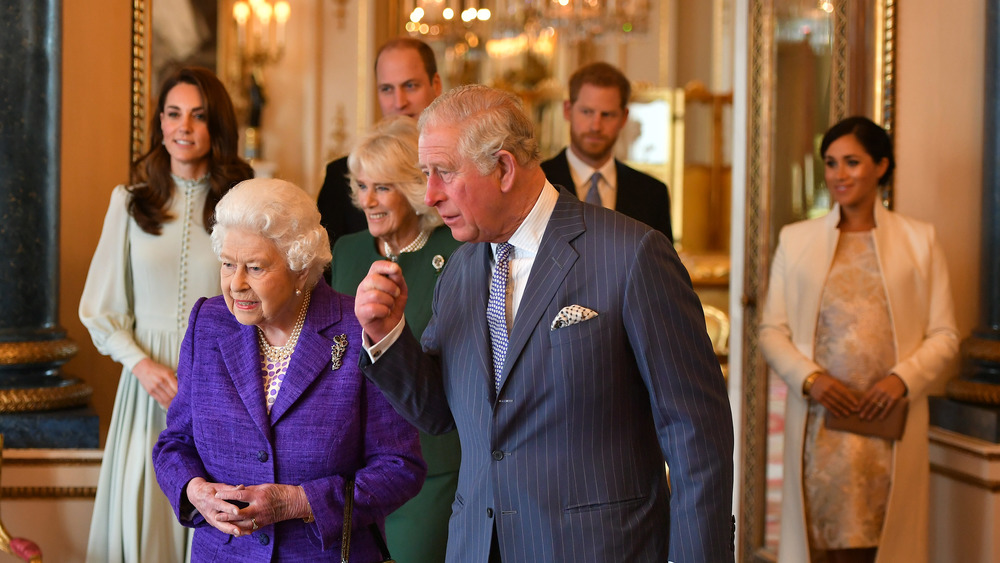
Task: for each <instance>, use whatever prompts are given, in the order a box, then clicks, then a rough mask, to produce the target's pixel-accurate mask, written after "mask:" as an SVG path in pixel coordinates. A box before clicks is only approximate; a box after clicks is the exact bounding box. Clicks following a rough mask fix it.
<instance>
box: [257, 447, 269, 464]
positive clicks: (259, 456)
mask: <svg viewBox="0 0 1000 563" xmlns="http://www.w3.org/2000/svg"><path fill="white" fill-rule="evenodd" d="M257 461H259V462H261V463H263V462H265V461H267V452H265V451H264V450H260V451H259V452H257Z"/></svg>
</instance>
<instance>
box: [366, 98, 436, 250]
mask: <svg viewBox="0 0 1000 563" xmlns="http://www.w3.org/2000/svg"><path fill="white" fill-rule="evenodd" d="M347 168H348V170H350V172H351V175H350V179H351V203H353V204H354V206H355V207H357V208H358V209H361V204H360V202H359V201H358V181H357V178H358V177H359V176H368V177H369V178H375V179H377V180H378V182H379V183H380V184H387V185H391V186H392V187H393V188H394V189H396V190H397V191H399V193H401V194H402V195H403V197H405V198H406V201H407V202H408V203H409V204H410V207H411V208H413V211H414V213H416V214H417V218H418V221H419V224H420V229H421V230H423V231H428V230H431V229H433V228H435V227H437V226H439V225H442V224H444V222H443V221H442V220H441V216H440V215H439V214H438V212H437V210H436V209H434V208H433V207H430V206H428V205H427V204H425V203H424V194H426V193H427V180H426V179H425V178H424V174H423V172H421V171H420V168H418V167H417V123H416V121H414V120H413V119H412V118H410V117H407V116H405V115H397V116H393V117H389V118H386V119H384V120H382V121H381V122H379V123H378V124H377V125H375V127H374V128H373V129H372V130H371V132H370V133H368V135H366V136H365V137H364V138H362V139H361V140H360V141H358V144H357V145H356V146H355V147H354V150H352V151H351V154H350V155H349V156H348V157H347Z"/></svg>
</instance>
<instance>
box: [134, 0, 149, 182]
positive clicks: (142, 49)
mask: <svg viewBox="0 0 1000 563" xmlns="http://www.w3.org/2000/svg"><path fill="white" fill-rule="evenodd" d="M152 21H153V12H152V2H151V1H148V2H147V1H146V0H132V122H131V123H132V132H131V143H130V145H129V163H130V164H131V163H132V162H135V159H137V158H138V157H139V155H141V154H142V151H143V149H144V147H145V146H146V134H147V131H146V127H147V125H148V124H147V123H146V121H147V118H146V115H147V112H148V111H149V107H148V106H149V78H150V56H151V52H152V51H151V48H150V46H151V44H152V41H151V38H150V37H149V33H151V30H152V27H151V25H152Z"/></svg>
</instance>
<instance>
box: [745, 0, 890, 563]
mask: <svg viewBox="0 0 1000 563" xmlns="http://www.w3.org/2000/svg"><path fill="white" fill-rule="evenodd" d="M864 1H865V0H838V1H836V2H835V5H834V12H835V13H834V24H833V57H832V65H831V67H832V68H831V74H832V75H833V76H832V81H831V118H832V119H841V118H843V117H846V116H847V112H848V111H849V108H850V107H851V102H850V98H851V97H852V95H854V94H857V93H858V92H857V90H858V86H857V84H854V85H852V84H851V76H852V73H851V72H849V70H850V69H849V66H850V62H851V60H852V59H851V56H852V53H851V50H850V45H849V41H848V36H847V35H848V33H849V31H848V26H847V25H846V22H848V21H849V20H848V13H849V11H848V7H849V5H850V4H852V3H854V4H855V5H857V3H860V2H864ZM869 1H872V2H874V6H873V8H874V12H875V16H876V17H875V20H876V21H875V23H874V25H873V28H872V32H873V34H874V37H872V38H871V40H872V45H873V46H874V47H873V51H874V52H873V53H872V55H873V56H872V59H873V60H871V61H868V62H869V63H870V64H872V65H873V67H872V68H870V69H868V70H869V71H870V72H871V76H872V84H871V85H870V87H871V88H872V90H873V91H872V92H866V93H865V94H868V97H869V99H871V100H872V106H873V107H870V108H866V111H865V112H864V113H867V114H868V115H869V117H871V118H872V119H873V120H874V121H875V122H877V123H881V124H882V125H883V126H884V127H885V128H886V129H887V130H888V131H889V132H890V133H892V132H893V129H894V126H895V119H896V115H895V105H894V101H895V54H896V45H895V37H896V34H895V29H896V6H895V0H869ZM775 2H776V0H749V2H748V17H747V25H748V27H749V30H748V35H747V37H748V43H749V44H748V55H747V64H748V69H747V82H748V83H747V91H748V99H747V173H746V212H745V221H746V223H745V238H744V252H745V256H744V263H745V264H746V267H745V270H744V280H743V282H744V285H743V288H744V289H743V296H742V303H743V307H744V311H743V327H742V329H743V347H744V352H743V359H742V380H743V395H742V405H741V407H742V408H741V413H742V421H741V422H742V424H741V426H742V447H743V450H742V451H743V456H742V457H743V458H742V459H741V460H740V467H741V473H740V479H741V489H740V497H741V498H740V506H741V510H740V512H741V514H740V521H739V526H738V527H739V529H740V540H741V541H740V545H741V554H740V561H743V562H750V563H762V562H773V561H774V560H775V556H776V554H775V553H773V552H772V551H770V550H769V549H767V548H766V547H765V524H766V512H765V511H766V506H767V505H766V498H765V493H766V487H767V482H766V468H767V430H768V411H767V406H768V405H767V403H768V369H767V365H766V364H765V362H764V358H763V355H762V354H761V350H760V346H759V340H758V337H757V325H758V324H759V323H760V316H761V311H762V309H763V304H764V298H765V294H766V287H767V281H768V280H767V278H768V273H769V268H770V258H771V256H770V247H771V240H770V234H769V233H770V231H771V229H770V223H771V219H772V218H771V214H770V208H769V205H770V204H769V202H770V200H771V199H770V198H771V186H772V181H773V172H774V171H773V167H774V160H775V158H774V156H775V155H774V126H773V125H774V122H775V114H776V111H777V110H776V107H775V99H774V98H775V96H774V92H775V82H776V80H777V77H776V76H775V68H776V65H775V53H776V45H775V21H776V20H775ZM855 74H856V73H855ZM852 86H853V88H852ZM866 87H867V86H864V85H862V88H866ZM885 199H886V202H887V204H888V205H890V206H891V202H892V191H891V187H890V188H889V191H888V192H887V193H886V195H885Z"/></svg>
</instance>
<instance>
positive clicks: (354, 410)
mask: <svg viewBox="0 0 1000 563" xmlns="http://www.w3.org/2000/svg"><path fill="white" fill-rule="evenodd" d="M342 334H343V335H346V336H347V341H348V345H347V351H346V353H345V354H344V355H343V358H342V361H341V362H340V367H338V368H337V369H332V362H331V347H332V345H333V339H334V337H335V336H337V335H342ZM360 351H361V327H360V325H359V324H358V321H357V319H356V318H355V317H354V298H352V297H348V296H346V295H341V294H339V293H336V292H334V291H333V290H332V289H330V287H329V286H328V285H326V283H325V282H323V281H320V282H319V283H318V284H317V286H316V288H315V289H314V290H313V294H312V302H311V304H310V306H309V312H308V314H307V316H306V321H305V325H304V326H303V328H302V332H301V335H300V336H299V341H298V344H297V345H296V348H295V353H294V354H293V355H292V359H291V365H290V366H289V371H288V374H287V376H286V378H285V380H284V382H283V383H282V386H281V391H280V392H279V393H278V397H277V400H276V401H275V404H274V406H273V407H272V409H271V413H270V415H268V413H267V409H266V407H265V405H264V388H263V381H262V377H261V365H260V353H259V351H258V348H257V336H256V329H255V328H254V327H252V326H244V325H241V324H239V323H238V322H237V321H236V319H235V318H234V317H233V315H232V314H231V313H230V312H229V310H228V309H227V308H226V303H225V301H224V300H223V298H222V297H213V298H211V299H201V300H199V301H198V302H197V303H196V304H195V306H194V308H193V310H192V311H191V319H190V322H189V323H188V330H187V334H186V335H185V336H184V342H183V344H182V345H181V353H180V363H179V366H178V368H177V379H178V392H177V396H176V397H175V398H174V401H173V403H172V404H171V405H170V410H169V411H168V413H167V429H166V430H164V431H163V433H162V434H160V438H159V440H158V441H157V443H156V446H155V447H154V448H153V465H154V467H155V468H156V478H157V480H158V481H159V484H160V487H161V488H162V489H163V492H164V493H166V495H167V498H169V499H170V503H171V504H172V505H173V508H174V513H175V514H176V515H177V516H178V519H179V520H180V521H181V523H182V524H184V525H185V526H191V527H194V528H195V532H194V544H193V548H192V560H193V561H340V538H341V529H342V525H343V515H344V498H343V495H344V482H345V479H348V478H350V477H354V478H355V481H356V489H355V492H354V503H355V504H354V524H353V535H352V540H351V555H352V561H353V560H357V561H376V560H378V558H379V553H378V550H377V548H376V547H375V543H374V539H373V538H372V536H371V534H370V533H369V531H368V525H369V524H371V523H372V522H375V523H377V524H378V526H379V527H380V528H381V527H383V526H384V519H385V516H386V515H387V514H389V513H390V512H392V511H393V510H395V509H396V508H397V507H399V506H400V505H402V504H403V503H404V502H405V501H407V500H408V499H410V498H411V497H413V496H414V495H416V494H417V492H418V491H419V490H420V487H421V485H422V484H423V481H424V475H425V473H426V466H425V465H424V462H423V460H422V459H421V457H420V443H419V439H418V437H417V431H416V430H415V429H414V428H413V427H412V426H410V425H409V423H407V422H406V421H405V420H403V419H402V418H401V417H400V416H399V415H398V414H396V412H395V411H394V410H393V409H392V407H391V406H389V403H388V402H386V400H385V398H384V397H383V396H382V394H381V393H380V392H379V390H378V389H377V388H376V387H375V386H374V385H372V384H371V383H369V382H367V381H366V380H365V378H364V377H363V376H362V375H361V373H360V371H359V369H358V354H359V352H360ZM194 477H203V478H205V479H206V480H208V481H212V482H222V483H228V484H232V485H236V484H240V483H242V484H245V485H251V484H260V483H282V484H294V485H302V487H303V488H304V489H305V492H306V496H307V497H308V499H309V505H310V506H311V507H312V510H313V514H314V516H315V518H316V521H315V523H311V524H306V523H304V522H303V521H302V520H291V521H285V522H278V523H276V524H271V525H268V526H263V527H261V528H260V530H258V531H256V532H254V533H253V534H252V535H249V536H242V537H239V538H234V537H233V536H230V535H227V534H224V533H222V532H220V531H219V530H217V529H215V528H213V527H212V526H210V525H209V524H208V523H207V522H206V521H205V519H204V518H203V517H202V516H201V515H200V514H198V513H195V514H194V516H193V518H191V519H187V517H188V515H189V514H188V513H189V511H190V509H191V505H190V503H189V502H188V501H187V497H186V495H185V492H184V490H185V487H186V485H187V483H188V481H190V480H191V479H193V478H194Z"/></svg>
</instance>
